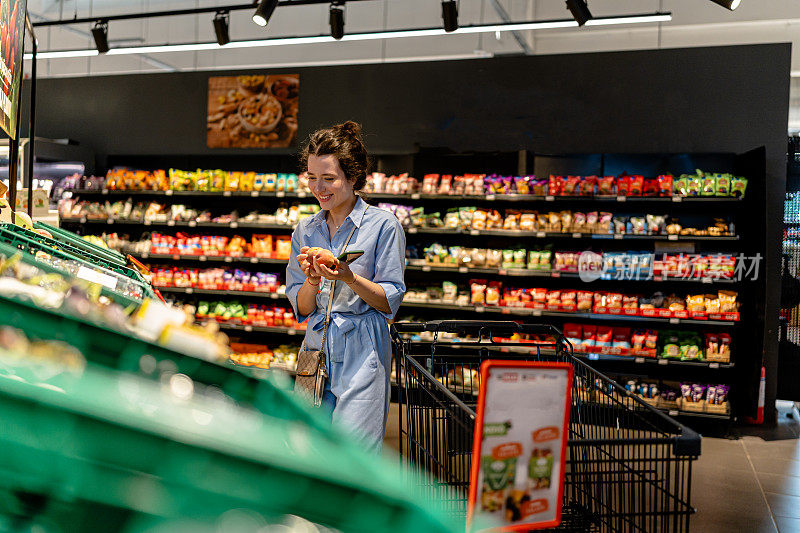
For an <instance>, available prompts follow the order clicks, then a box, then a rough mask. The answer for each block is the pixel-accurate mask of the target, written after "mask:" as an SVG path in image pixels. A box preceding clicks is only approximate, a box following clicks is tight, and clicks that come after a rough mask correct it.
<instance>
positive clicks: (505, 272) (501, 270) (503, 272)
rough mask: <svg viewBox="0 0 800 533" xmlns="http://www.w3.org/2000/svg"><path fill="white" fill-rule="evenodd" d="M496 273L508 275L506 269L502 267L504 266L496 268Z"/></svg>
mask: <svg viewBox="0 0 800 533" xmlns="http://www.w3.org/2000/svg"><path fill="white" fill-rule="evenodd" d="M497 273H498V274H499V275H501V276H507V275H508V271H507V270H506V269H504V268H501V269H500V270H498V271H497Z"/></svg>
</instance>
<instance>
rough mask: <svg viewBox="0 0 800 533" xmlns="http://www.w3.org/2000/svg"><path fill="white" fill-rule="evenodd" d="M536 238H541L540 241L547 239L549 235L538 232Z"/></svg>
mask: <svg viewBox="0 0 800 533" xmlns="http://www.w3.org/2000/svg"><path fill="white" fill-rule="evenodd" d="M536 237H537V238H539V239H544V238H545V237H547V234H546V233H545V232H543V231H537V232H536Z"/></svg>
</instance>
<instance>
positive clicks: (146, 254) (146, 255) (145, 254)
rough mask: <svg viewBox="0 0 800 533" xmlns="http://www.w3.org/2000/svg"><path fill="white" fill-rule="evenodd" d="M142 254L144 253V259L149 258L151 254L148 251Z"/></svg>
mask: <svg viewBox="0 0 800 533" xmlns="http://www.w3.org/2000/svg"><path fill="white" fill-rule="evenodd" d="M141 255H142V259H147V258H148V257H150V254H148V253H147V252H142V254H141Z"/></svg>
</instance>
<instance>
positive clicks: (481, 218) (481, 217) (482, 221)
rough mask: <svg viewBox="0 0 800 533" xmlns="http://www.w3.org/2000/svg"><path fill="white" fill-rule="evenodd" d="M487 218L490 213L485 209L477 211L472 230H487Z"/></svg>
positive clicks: (473, 218)
mask: <svg viewBox="0 0 800 533" xmlns="http://www.w3.org/2000/svg"><path fill="white" fill-rule="evenodd" d="M487 216H488V213H487V212H486V211H484V210H483V209H477V210H476V211H475V213H474V214H473V215H472V229H477V230H485V229H486V218H487Z"/></svg>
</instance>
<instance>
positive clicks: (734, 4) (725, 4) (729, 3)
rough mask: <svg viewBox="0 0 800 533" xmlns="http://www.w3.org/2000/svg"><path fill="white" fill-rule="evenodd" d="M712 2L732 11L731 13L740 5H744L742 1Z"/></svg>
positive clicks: (723, 0) (725, 0)
mask: <svg viewBox="0 0 800 533" xmlns="http://www.w3.org/2000/svg"><path fill="white" fill-rule="evenodd" d="M711 1H712V2H714V3H715V4H718V5H721V6H722V7H724V8H726V9H730V10H731V11H733V10H734V9H736V8H737V7H739V4H741V3H742V0H711Z"/></svg>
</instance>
